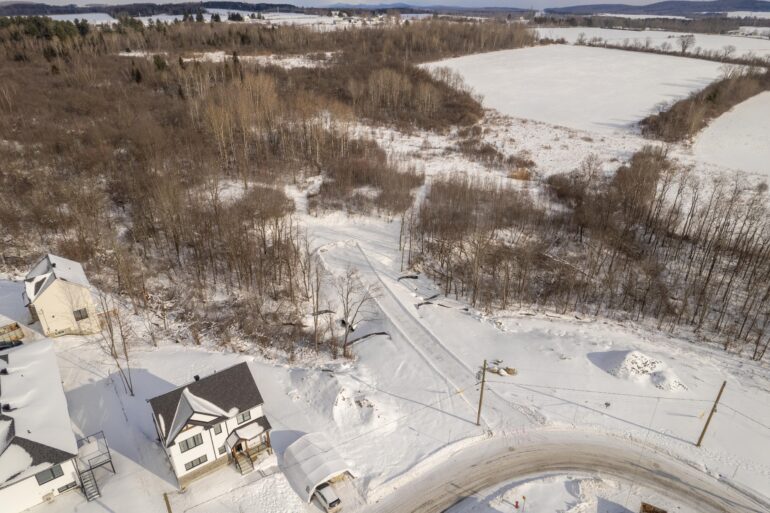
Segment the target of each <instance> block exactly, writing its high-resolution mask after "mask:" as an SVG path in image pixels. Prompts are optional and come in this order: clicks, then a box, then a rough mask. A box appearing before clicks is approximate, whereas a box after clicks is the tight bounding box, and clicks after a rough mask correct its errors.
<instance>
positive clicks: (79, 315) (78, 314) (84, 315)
mask: <svg viewBox="0 0 770 513" xmlns="http://www.w3.org/2000/svg"><path fill="white" fill-rule="evenodd" d="M72 315H74V316H75V320H76V321H82V320H83V319H88V310H87V309H85V308H81V309H80V310H75V311H74V312H72Z"/></svg>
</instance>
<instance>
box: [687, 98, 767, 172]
mask: <svg viewBox="0 0 770 513" xmlns="http://www.w3.org/2000/svg"><path fill="white" fill-rule="evenodd" d="M693 152H694V153H695V156H696V158H698V159H699V160H701V161H704V162H709V163H712V164H717V165H720V166H724V167H727V168H731V169H738V170H742V171H747V172H750V173H756V174H758V175H761V176H762V177H764V178H770V92H764V93H760V94H758V95H757V96H754V97H753V98H749V99H748V100H746V101H745V102H743V103H741V104H739V105H737V106H736V107H734V108H733V109H732V110H731V111H729V112H727V113H725V114H723V115H722V116H720V117H719V118H717V119H716V120H714V121H712V122H711V124H710V125H709V126H708V127H706V128H705V129H704V130H703V131H702V132H701V133H700V134H699V135H698V137H697V139H696V140H695V144H694V145H693Z"/></svg>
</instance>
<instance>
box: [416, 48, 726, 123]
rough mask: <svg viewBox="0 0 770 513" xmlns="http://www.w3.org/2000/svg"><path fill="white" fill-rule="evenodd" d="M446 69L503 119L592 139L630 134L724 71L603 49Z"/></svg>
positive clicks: (523, 53) (456, 62)
mask: <svg viewBox="0 0 770 513" xmlns="http://www.w3.org/2000/svg"><path fill="white" fill-rule="evenodd" d="M426 67H428V68H429V69H434V68H439V67H447V68H450V69H451V70H453V71H456V72H458V73H459V74H460V75H461V76H462V77H463V79H464V80H465V82H466V83H467V84H468V85H469V86H470V87H471V88H472V89H473V90H474V91H475V92H477V93H479V94H481V95H482V96H483V104H484V105H485V106H486V107H491V108H494V109H496V110H498V111H499V112H501V113H503V114H507V115H510V116H514V117H518V118H526V119H533V120H536V121H543V122H546V123H551V124H554V125H564V126H568V127H571V128H576V129H583V130H589V131H594V132H603V133H607V132H614V131H618V130H626V131H628V130H632V129H633V128H634V125H635V124H636V123H637V122H638V121H639V120H641V119H642V118H644V117H645V116H647V115H648V114H650V113H652V112H654V111H655V110H656V109H655V107H656V106H657V105H659V104H661V103H665V102H671V101H674V100H677V99H680V98H682V97H685V96H687V95H688V94H689V93H691V92H692V91H696V90H699V89H702V88H703V87H704V86H706V85H708V84H709V83H711V82H712V81H714V80H715V79H717V78H718V77H719V76H720V65H719V64H718V63H714V62H707V61H702V60H696V59H682V58H679V57H669V56H665V55H652V54H645V53H630V52H622V51H618V50H608V49H604V48H588V47H578V46H567V45H547V46H539V47H533V48H523V49H518V50H505V51H500V52H491V53H485V54H479V55H471V56H467V57H460V58H457V59H449V60H444V61H439V62H434V63H430V64H428V65H426Z"/></svg>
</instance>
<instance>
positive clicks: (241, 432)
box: [226, 416, 271, 447]
mask: <svg viewBox="0 0 770 513" xmlns="http://www.w3.org/2000/svg"><path fill="white" fill-rule="evenodd" d="M270 428H271V426H270V422H268V421H267V418H266V417H265V416H262V417H258V418H256V419H254V420H252V421H251V422H249V423H248V424H244V425H243V426H240V427H238V428H237V429H234V430H233V432H232V433H230V436H228V437H227V440H226V442H227V446H228V447H235V445H236V444H237V443H238V442H240V441H242V440H246V441H247V442H248V441H249V440H254V439H255V438H256V437H258V436H259V435H261V434H262V433H264V432H265V431H270Z"/></svg>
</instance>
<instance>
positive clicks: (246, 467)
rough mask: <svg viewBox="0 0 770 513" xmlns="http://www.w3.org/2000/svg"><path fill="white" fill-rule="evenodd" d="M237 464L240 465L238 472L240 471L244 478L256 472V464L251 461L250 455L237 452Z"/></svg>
mask: <svg viewBox="0 0 770 513" xmlns="http://www.w3.org/2000/svg"><path fill="white" fill-rule="evenodd" d="M235 464H236V465H238V470H240V472H241V475H242V476H245V475H246V474H250V473H252V472H254V462H253V461H251V458H250V457H249V456H248V454H244V453H242V452H236V453H235Z"/></svg>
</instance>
